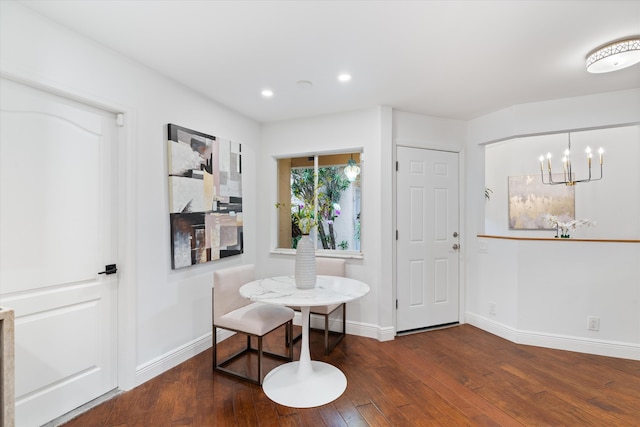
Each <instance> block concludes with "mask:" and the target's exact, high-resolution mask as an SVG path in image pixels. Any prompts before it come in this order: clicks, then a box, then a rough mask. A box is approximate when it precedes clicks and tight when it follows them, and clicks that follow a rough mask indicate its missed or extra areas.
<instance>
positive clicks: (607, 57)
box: [587, 38, 640, 73]
mask: <svg viewBox="0 0 640 427" xmlns="http://www.w3.org/2000/svg"><path fill="white" fill-rule="evenodd" d="M638 62H640V38H634V39H628V40H621V41H617V42H613V43H609V44H608V45H606V46H603V47H601V48H598V49H596V50H595V51H593V52H591V53H590V54H589V56H588V57H587V71H588V72H590V73H608V72H609V71H615V70H621V69H623V68H627V67H630V66H632V65H634V64H637V63H638Z"/></svg>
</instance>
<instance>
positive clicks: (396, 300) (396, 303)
mask: <svg viewBox="0 0 640 427" xmlns="http://www.w3.org/2000/svg"><path fill="white" fill-rule="evenodd" d="M397 309H398V300H396V310H397Z"/></svg>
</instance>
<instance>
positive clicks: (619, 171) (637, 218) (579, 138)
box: [485, 126, 640, 239]
mask: <svg viewBox="0 0 640 427" xmlns="http://www.w3.org/2000/svg"><path fill="white" fill-rule="evenodd" d="M586 146H590V147H591V148H592V149H593V150H596V149H597V148H598V147H599V146H602V147H604V149H605V153H604V160H605V162H604V165H603V167H604V172H603V179H602V180H600V181H597V182H595V181H594V182H590V183H581V184H577V185H576V186H575V187H574V191H575V214H576V218H588V219H590V220H593V221H596V226H595V227H584V228H581V229H579V230H576V231H574V232H572V233H571V237H578V238H580V237H582V238H599V239H640V197H638V194H640V168H639V167H638V165H640V127H639V126H625V127H616V128H608V129H594V130H588V131H582V132H574V133H572V134H571V151H572V163H573V170H574V173H575V175H576V178H577V179H581V178H584V177H586V176H587V165H586V163H587V161H586V156H585V153H584V149H585V147H586ZM566 147H567V134H566V133H561V134H553V135H536V136H530V137H522V138H515V139H512V140H508V141H502V142H498V143H494V144H489V145H487V146H486V147H485V185H486V186H487V187H489V188H491V189H492V191H493V193H492V194H491V200H490V201H487V202H486V203H485V207H486V211H485V212H486V213H485V221H486V228H485V233H486V234H494V235H500V236H522V237H553V236H555V234H556V233H555V230H554V231H549V230H510V229H509V209H508V203H509V200H508V183H507V178H508V177H509V176H519V175H532V176H533V177H534V178H535V179H536V181H539V180H540V169H539V165H540V164H539V161H538V157H539V156H540V155H541V154H544V155H546V153H547V152H551V153H552V154H553V155H555V157H554V158H553V159H552V160H553V162H552V168H553V170H554V171H555V172H560V173H562V162H561V160H560V159H561V157H562V152H563V151H564V149H565V148H566ZM545 168H546V163H545ZM592 168H593V169H592V173H593V175H594V177H597V176H599V175H600V170H599V166H598V161H597V154H595V155H594V159H593V165H592ZM545 172H546V169H545ZM562 187H564V186H562Z"/></svg>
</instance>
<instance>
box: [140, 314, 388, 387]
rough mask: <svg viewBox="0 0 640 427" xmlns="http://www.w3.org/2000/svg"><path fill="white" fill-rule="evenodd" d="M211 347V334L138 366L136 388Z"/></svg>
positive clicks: (355, 330) (370, 334)
mask: <svg viewBox="0 0 640 427" xmlns="http://www.w3.org/2000/svg"><path fill="white" fill-rule="evenodd" d="M321 320H322V319H320V318H317V319H315V318H313V316H312V320H311V322H312V325H313V326H314V327H318V328H323V327H324V322H322V321H321ZM294 323H295V324H300V314H299V313H296V318H294ZM329 326H330V327H331V328H332V329H334V328H336V330H340V328H342V322H341V321H340V320H336V321H331V322H330V325H329ZM346 330H347V334H348V335H357V336H361V337H367V338H375V339H377V340H379V341H389V340H392V339H393V338H394V337H395V330H394V329H393V328H379V327H378V326H376V325H367V324H362V323H355V322H347V328H346ZM232 335H233V332H230V331H226V330H218V332H217V334H216V340H217V342H220V341H223V340H225V339H227V338H229V337H230V336H232ZM211 345H212V341H211V334H210V333H209V334H206V335H203V336H201V337H200V338H197V339H195V340H193V341H191V342H189V343H186V344H184V345H182V346H180V347H178V348H176V349H175V350H172V351H169V352H167V353H165V354H163V355H161V356H159V357H156V358H155V359H153V360H150V361H149V362H147V363H144V364H142V365H140V366H138V368H137V369H136V375H135V386H136V387H137V386H139V385H140V384H142V383H144V382H146V381H149V380H150V379H152V378H153V377H155V376H157V375H160V374H161V373H163V372H166V371H168V370H169V369H171V368H173V367H175V366H178V365H179V364H180V363H182V362H186V361H187V360H189V359H190V358H192V357H194V356H196V355H197V354H199V353H201V352H203V351H205V350H207V349H209V348H210V347H211Z"/></svg>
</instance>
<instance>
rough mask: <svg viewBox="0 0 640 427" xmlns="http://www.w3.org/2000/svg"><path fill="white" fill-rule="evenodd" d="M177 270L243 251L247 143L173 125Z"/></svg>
mask: <svg viewBox="0 0 640 427" xmlns="http://www.w3.org/2000/svg"><path fill="white" fill-rule="evenodd" d="M167 135H168V138H167V139H168V156H167V158H168V163H169V168H168V169H169V218H170V224H171V267H172V268H173V269H178V268H183V267H188V266H190V265H195V264H202V263H205V262H209V261H215V260H217V259H220V258H225V257H229V256H232V255H238V254H241V253H242V252H243V222H242V156H241V145H240V144H239V143H237V142H233V141H229V140H227V139H223V138H219V137H215V136H211V135H207V134H204V133H202V132H198V131H195V130H191V129H187V128H183V127H180V126H177V125H174V124H169V125H167Z"/></svg>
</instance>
